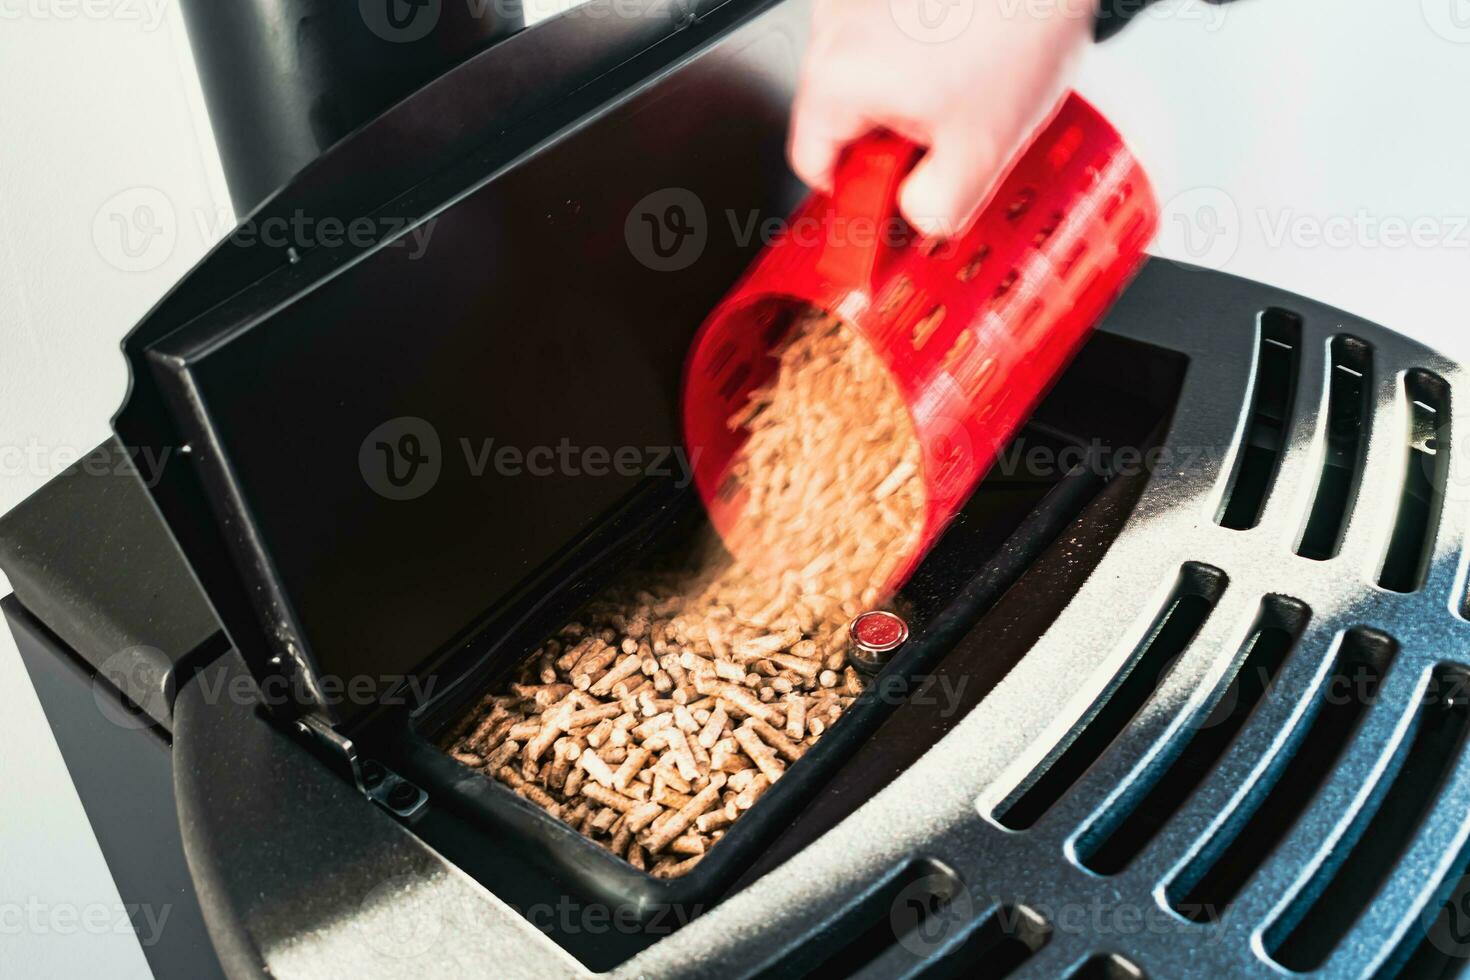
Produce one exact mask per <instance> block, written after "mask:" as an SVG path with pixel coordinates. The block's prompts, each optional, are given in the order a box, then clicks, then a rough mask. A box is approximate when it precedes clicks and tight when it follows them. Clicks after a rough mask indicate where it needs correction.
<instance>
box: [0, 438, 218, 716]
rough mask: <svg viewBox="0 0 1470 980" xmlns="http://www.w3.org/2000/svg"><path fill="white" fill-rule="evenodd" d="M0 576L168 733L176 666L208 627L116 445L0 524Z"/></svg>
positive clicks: (202, 606)
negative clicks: (4, 577) (3, 574)
mask: <svg viewBox="0 0 1470 980" xmlns="http://www.w3.org/2000/svg"><path fill="white" fill-rule="evenodd" d="M141 463H142V466H143V469H145V470H146V471H147V472H149V473H150V474H151V473H152V472H153V469H152V466H153V461H151V460H150V459H148V458H143V459H142V460H141ZM0 568H3V569H4V571H5V575H6V577H7V578H9V579H10V584H11V586H12V588H14V589H15V594H16V595H17V596H18V597H19V598H20V601H21V602H22V603H23V604H24V605H25V607H26V609H27V610H29V611H30V612H31V613H32V614H33V615H35V616H36V617H37V618H39V619H40V620H41V622H43V623H45V624H46V627H47V628H48V629H50V630H51V631H52V632H54V633H55V634H56V635H57V636H59V637H61V639H62V640H63V641H65V643H66V644H67V646H69V647H70V648H71V649H72V650H74V651H76V653H77V655H78V656H80V657H81V658H83V659H84V660H85V661H86V662H87V663H88V664H89V665H90V667H91V669H93V670H102V671H103V672H104V673H105V674H106V675H107V676H108V678H109V681H110V682H111V683H113V684H114V685H115V686H117V687H118V688H119V689H120V690H122V691H123V692H124V693H125V694H126V695H127V696H128V697H129V698H130V699H132V701H133V702H134V703H135V704H137V705H139V706H141V707H142V708H143V709H144V710H145V711H147V712H148V713H149V714H150V715H151V716H152V717H153V719H154V720H155V721H156V722H158V724H160V725H162V726H163V727H164V728H168V727H169V726H170V724H171V715H172V710H173V696H174V691H175V688H176V686H177V678H176V671H177V668H178V665H179V664H180V663H181V662H182V661H183V660H184V659H185V658H186V657H188V656H190V655H191V654H193V653H194V652H195V651H198V650H201V649H202V648H205V647H207V646H209V645H210V643H211V641H213V640H214V639H215V638H216V637H217V636H218V635H219V624H218V622H217V621H216V620H215V618H214V613H213V611H212V610H211V609H210V607H209V603H208V602H207V601H206V600H205V598H204V595H203V593H202V592H200V591H199V587H198V586H197V584H196V583H195V581H194V578H193V576H192V575H191V574H190V572H189V566H188V565H187V564H186V563H185V562H184V559H183V556H182V555H180V554H179V551H178V548H177V547H175V545H174V543H173V539H172V538H171V537H170V536H169V533H168V528H167V527H166V526H165V525H164V523H163V521H162V520H161V519H160V518H159V516H158V512H157V511H156V510H155V509H154V507H153V503H152V501H151V500H149V498H148V493H147V490H146V489H145V488H144V486H143V482H142V477H140V475H139V466H138V465H135V463H134V462H133V460H132V459H131V458H130V457H129V455H128V454H127V453H126V452H124V450H123V447H122V446H121V444H120V443H118V441H117V440H115V439H110V440H108V441H107V442H106V443H104V444H103V445H101V446H99V447H97V449H95V450H93V451H92V452H91V453H88V454H87V456H86V457H85V458H84V459H82V460H81V461H80V462H78V463H76V464H75V465H73V466H71V467H69V468H67V469H66V470H65V471H64V472H63V473H61V474H60V475H59V476H57V477H56V478H55V479H53V480H51V481H50V482H49V483H47V484H46V485H45V486H44V487H42V488H41V489H40V490H38V491H37V492H36V493H35V494H33V495H32V496H31V497H29V498H28V499H27V500H25V501H24V502H23V503H21V504H20V505H19V506H18V507H16V508H15V509H13V510H12V511H10V513H8V514H6V515H4V516H3V517H0Z"/></svg>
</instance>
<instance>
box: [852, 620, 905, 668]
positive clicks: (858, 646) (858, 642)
mask: <svg viewBox="0 0 1470 980" xmlns="http://www.w3.org/2000/svg"><path fill="white" fill-rule="evenodd" d="M847 635H848V638H849V639H850V640H851V641H852V644H851V646H850V648H849V650H848V659H849V660H850V661H852V664H853V666H854V667H857V668H858V669H860V670H866V671H876V670H880V669H882V667H883V665H884V664H886V663H887V662H888V660H889V658H890V657H891V656H892V654H893V651H894V650H897V649H898V648H899V647H901V646H903V645H904V643H905V642H906V641H907V640H908V638H909V624H908V623H905V622H904V621H903V618H902V617H900V616H896V615H894V614H893V613H891V612H884V611H882V610H877V611H874V612H866V613H863V614H862V615H861V616H859V617H858V618H857V619H854V620H853V621H852V625H851V626H850V627H848V631H847Z"/></svg>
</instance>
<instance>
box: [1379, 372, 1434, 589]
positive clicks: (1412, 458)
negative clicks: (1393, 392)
mask: <svg viewBox="0 0 1470 980" xmlns="http://www.w3.org/2000/svg"><path fill="white" fill-rule="evenodd" d="M1404 396H1405V398H1406V399H1407V400H1408V406H1409V451H1408V460H1407V463H1406V466H1405V470H1404V483H1403V490H1402V496H1401V498H1400V500H1399V513H1398V517H1397V518H1396V519H1395V520H1394V524H1393V536H1392V537H1391V538H1390V539H1389V542H1388V552H1387V554H1386V555H1385V556H1384V559H1383V567H1382V569H1381V570H1380V571H1379V573H1378V584H1379V585H1380V586H1382V587H1383V588H1385V589H1388V590H1389V591H1390V592H1414V591H1417V590H1418V589H1419V587H1420V586H1422V585H1423V584H1424V576H1425V573H1426V572H1428V570H1429V560H1430V559H1431V558H1432V557H1433V556H1434V537H1435V532H1436V531H1437V530H1438V528H1439V511H1440V507H1441V506H1442V505H1443V503H1444V489H1445V479H1446V478H1447V476H1448V473H1449V467H1448V465H1447V463H1448V460H1449V453H1450V438H1449V437H1450V431H1449V426H1450V388H1449V385H1447V384H1445V382H1444V380H1443V379H1441V378H1439V377H1438V376H1436V375H1433V374H1430V373H1429V372H1428V371H1423V370H1419V369H1415V370H1413V371H1410V372H1408V373H1407V374H1405V375H1404Z"/></svg>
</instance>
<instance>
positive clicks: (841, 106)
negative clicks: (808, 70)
mask: <svg viewBox="0 0 1470 980" xmlns="http://www.w3.org/2000/svg"><path fill="white" fill-rule="evenodd" d="M869 128H870V124H869V123H868V121H867V119H866V117H865V116H864V114H863V113H862V111H861V110H859V109H858V108H857V107H856V105H855V104H854V103H852V102H849V101H847V100H845V99H823V98H821V97H819V96H817V95H815V94H812V93H811V91H810V90H809V89H806V88H804V89H803V93H802V94H801V95H798V97H797V101H796V105H795V107H794V108H793V109H792V119H791V139H790V143H789V144H788V148H787V154H788V156H789V157H790V159H791V169H792V170H794V171H796V175H797V176H798V177H800V178H801V179H802V181H803V182H805V183H806V185H807V186H808V187H810V188H812V189H814V190H820V191H824V192H828V191H831V190H832V177H833V174H834V172H835V171H836V169H837V161H838V158H839V157H841V155H842V151H843V150H844V149H845V148H846V147H847V145H848V144H849V143H851V142H852V141H853V140H855V139H857V138H858V137H860V136H862V135H863V134H865V133H866V132H867V131H868V129H869Z"/></svg>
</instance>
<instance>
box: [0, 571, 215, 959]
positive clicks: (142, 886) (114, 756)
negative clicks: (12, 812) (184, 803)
mask: <svg viewBox="0 0 1470 980" xmlns="http://www.w3.org/2000/svg"><path fill="white" fill-rule="evenodd" d="M0 610H3V611H4V614H5V619H6V622H7V623H8V624H9V625H10V631H11V633H12V634H13V635H14V636H15V642H16V647H17V649H19V651H20V655H21V660H22V662H24V663H25V666H26V672H27V673H28V674H29V675H30V678H31V684H32V685H33V686H34V687H35V690H36V696H37V698H39V699H40V702H41V707H42V709H43V710H44V711H45V712H46V720H47V721H48V722H49V723H50V725H51V731H52V733H53V734H54V735H55V737H56V745H57V747H58V748H59V749H60V750H61V756H62V758H63V759H64V760H65V761H66V768H67V772H68V774H69V775H70V776H71V780H72V785H74V786H75V787H76V791H77V796H78V798H80V799H81V801H82V808H83V809H84V810H85V811H86V813H87V820H88V822H89V823H90V824H91V825H92V832H93V833H94V834H95V835H96V837H97V843H98V845H99V846H100V847H101V849H102V855H103V857H104V858H105V859H106V860H107V866H108V869H109V870H110V871H111V872H112V877H113V881H114V882H115V883H116V885H117V891H118V896H119V897H120V898H121V899H122V901H123V904H124V905H125V906H127V907H128V911H129V919H130V921H131V922H132V923H133V931H134V934H135V935H136V936H137V938H138V941H139V942H140V943H141V944H142V947H143V955H144V956H145V957H146V958H147V960H148V967H149V969H150V970H152V971H153V975H154V976H155V977H157V978H158V980H212V978H215V977H221V976H223V975H224V974H223V973H222V972H221V970H220V965H219V960H218V959H217V958H216V956H215V952H214V946H213V944H212V943H211V942H210V938H209V935H208V933H207V931H206V929H205V925H204V918H203V915H202V912H201V910H200V907H199V900H198V898H197V897H196V896H195V894H194V883H193V881H192V880H191V878H190V876H189V868H188V866H187V864H186V863H185V861H184V851H183V845H182V841H181V838H180V832H179V824H178V820H177V819H176V815H175V812H174V798H173V757H172V753H171V752H170V751H169V745H168V743H167V741H166V740H165V734H164V733H163V732H161V731H160V730H159V729H158V728H156V727H155V726H153V725H151V724H150V723H149V719H148V717H147V716H146V715H139V714H136V713H134V712H132V711H130V710H129V709H127V708H126V707H125V706H124V705H123V703H122V702H121V701H120V700H118V698H117V692H116V691H114V690H113V689H112V688H111V687H110V685H108V684H107V683H106V682H104V681H98V680H97V679H96V676H95V674H93V673H92V671H91V669H90V668H89V666H88V665H87V664H85V663H83V662H81V661H80V659H79V658H78V657H77V656H76V655H75V654H74V653H73V652H72V651H71V650H68V649H67V647H66V645H65V644H64V643H62V642H61V641H60V639H59V638H58V637H57V636H56V635H55V634H53V633H52V632H50V631H49V630H47V629H46V627H45V626H43V625H42V624H41V623H40V622H38V621H37V620H36V618H35V617H34V616H32V615H31V614H30V613H29V612H28V611H27V610H26V609H24V608H23V607H22V606H21V604H20V603H19V602H17V601H16V598H15V596H7V597H6V598H5V599H3V600H0ZM10 789H11V791H12V792H16V793H21V792H24V788H23V787H21V786H11V787H10ZM17 897H18V896H11V899H12V900H13V899H15V898H17Z"/></svg>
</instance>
